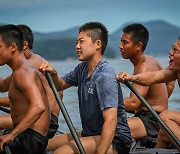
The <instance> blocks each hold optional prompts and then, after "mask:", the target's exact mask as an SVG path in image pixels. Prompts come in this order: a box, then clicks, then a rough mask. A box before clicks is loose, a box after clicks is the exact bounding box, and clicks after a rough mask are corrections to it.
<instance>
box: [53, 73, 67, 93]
mask: <svg viewBox="0 0 180 154" xmlns="http://www.w3.org/2000/svg"><path fill="white" fill-rule="evenodd" d="M51 76H52V79H53V82H54V85H55V87H56V89H57V91H62V90H64V89H63V87H62V85H63V79H62V78H61V77H59V76H58V74H57V72H56V70H54V71H53V72H51Z"/></svg>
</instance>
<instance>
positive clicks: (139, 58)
mask: <svg viewBox="0 0 180 154" xmlns="http://www.w3.org/2000/svg"><path fill="white" fill-rule="evenodd" d="M143 58H144V53H141V54H139V56H136V57H135V58H133V59H130V61H131V62H132V63H133V65H134V66H136V65H137V64H138V63H139V62H140V61H141V59H143Z"/></svg>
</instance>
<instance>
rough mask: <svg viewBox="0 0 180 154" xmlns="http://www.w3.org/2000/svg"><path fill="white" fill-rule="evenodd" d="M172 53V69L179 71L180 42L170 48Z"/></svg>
mask: <svg viewBox="0 0 180 154" xmlns="http://www.w3.org/2000/svg"><path fill="white" fill-rule="evenodd" d="M172 52H173V63H174V64H173V69H174V70H175V71H180V40H178V41H176V42H175V44H174V45H173V48H172Z"/></svg>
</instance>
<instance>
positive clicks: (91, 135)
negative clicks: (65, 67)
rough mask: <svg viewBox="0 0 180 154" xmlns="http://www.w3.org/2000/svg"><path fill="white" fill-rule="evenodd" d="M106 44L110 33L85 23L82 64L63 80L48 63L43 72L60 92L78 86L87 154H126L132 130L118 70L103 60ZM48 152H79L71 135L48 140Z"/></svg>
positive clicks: (81, 33) (80, 46)
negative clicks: (47, 74)
mask: <svg viewBox="0 0 180 154" xmlns="http://www.w3.org/2000/svg"><path fill="white" fill-rule="evenodd" d="M107 41H108V31H107V29H106V28H105V26H104V25H102V24H101V23H98V22H90V23H86V24H84V25H83V26H81V27H80V29H79V35H78V38H77V44H76V52H77V55H78V59H79V60H80V61H83V62H81V63H80V64H78V65H77V66H76V67H75V69H74V70H73V71H71V72H70V73H68V74H66V75H65V76H63V77H62V78H61V77H58V76H57V72H56V71H55V70H54V68H53V67H52V66H51V65H49V64H48V63H44V65H42V66H41V67H40V69H41V70H42V71H49V72H50V73H51V75H52V78H53V81H54V83H55V85H56V88H57V90H64V89H66V88H69V87H71V86H77V87H78V98H79V109H80V117H81V122H82V128H83V131H81V132H78V135H79V137H80V139H81V142H82V145H83V147H84V149H85V151H86V153H107V152H109V153H115V152H117V151H118V153H123V154H126V153H129V149H130V145H131V139H130V129H129V127H128V124H127V115H126V112H125V108H124V104H123V96H122V91H121V87H120V85H119V84H118V82H117V80H116V74H115V71H114V70H113V69H112V68H111V67H110V66H109V64H108V63H107V61H106V60H105V59H104V58H103V54H104V51H105V48H106V45H107ZM72 145H73V146H72ZM48 149H50V150H53V151H55V153H61V152H62V153H70V152H73V153H77V152H78V149H77V147H76V145H75V142H74V141H73V137H72V135H71V134H63V135H59V136H57V137H54V138H53V139H51V140H49V144H48Z"/></svg>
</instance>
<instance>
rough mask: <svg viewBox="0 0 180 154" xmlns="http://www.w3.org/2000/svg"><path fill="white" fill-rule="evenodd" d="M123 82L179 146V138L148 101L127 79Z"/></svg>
mask: <svg viewBox="0 0 180 154" xmlns="http://www.w3.org/2000/svg"><path fill="white" fill-rule="evenodd" d="M124 84H125V85H126V86H127V87H128V88H129V89H130V90H131V91H132V92H133V93H134V94H135V95H136V96H137V97H138V98H139V100H140V101H141V102H142V103H143V104H144V105H145V106H146V107H147V109H148V110H149V111H150V112H151V113H152V114H153V115H154V117H155V118H156V119H157V120H158V122H159V123H160V125H161V126H162V128H163V129H164V130H165V131H166V133H167V134H168V135H169V136H170V137H171V139H172V140H173V141H174V143H175V144H176V145H177V147H180V141H179V139H178V138H177V137H176V136H175V135H174V133H173V132H172V131H171V130H170V129H169V127H168V126H167V125H166V123H165V122H164V121H163V120H162V119H161V118H160V116H159V115H158V114H157V113H156V112H155V111H154V110H153V108H152V107H151V106H150V105H149V103H148V102H147V101H146V100H145V99H144V98H143V97H142V96H141V95H140V94H139V92H138V91H137V90H136V89H135V88H134V87H133V86H132V84H131V83H130V82H129V81H124Z"/></svg>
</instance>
